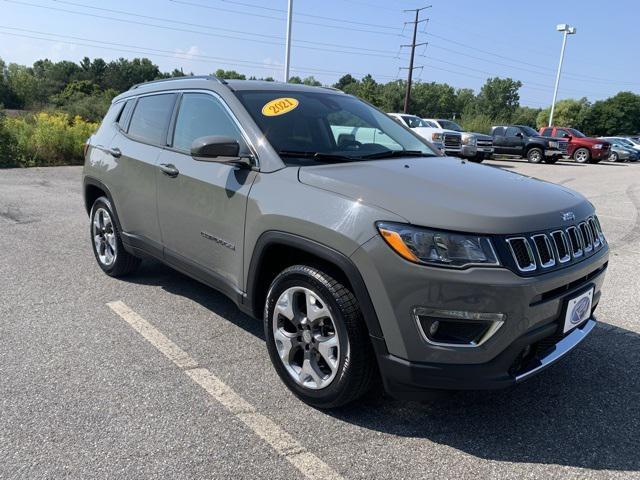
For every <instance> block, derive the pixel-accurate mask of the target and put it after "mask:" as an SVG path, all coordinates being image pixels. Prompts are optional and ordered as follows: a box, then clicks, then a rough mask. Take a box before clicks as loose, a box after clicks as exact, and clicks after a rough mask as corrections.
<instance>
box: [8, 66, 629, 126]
mask: <svg viewBox="0 0 640 480" xmlns="http://www.w3.org/2000/svg"><path fill="white" fill-rule="evenodd" d="M214 74H215V75H216V76H218V77H221V78H227V79H247V77H246V76H245V75H243V74H242V73H239V72H236V71H234V70H223V69H218V70H217V71H215V73H214ZM184 75H187V74H185V73H184V72H183V71H182V70H179V69H174V70H173V71H171V72H162V71H161V70H160V68H159V67H158V66H157V65H155V64H154V63H153V62H152V61H151V60H149V59H148V58H134V59H132V60H129V59H125V58H120V59H118V60H113V61H110V62H106V61H105V60H103V59H101V58H95V59H93V60H91V59H90V58H88V57H85V58H83V59H82V60H81V61H80V62H79V63H75V62H71V61H66V60H65V61H60V62H52V61H51V60H48V59H44V60H38V61H37V62H35V63H34V64H33V65H32V66H30V67H28V66H24V65H18V64H15V63H11V64H8V65H7V64H6V63H5V62H3V61H2V59H0V107H2V106H3V107H4V108H7V109H28V110H34V111H42V110H45V111H48V110H50V111H62V112H64V113H67V114H68V115H69V118H74V117H75V116H80V117H82V118H84V119H85V120H88V121H94V122H95V121H99V120H100V119H101V118H102V116H103V115H104V113H105V112H106V110H107V108H108V107H109V104H110V102H111V100H112V99H113V97H114V96H116V95H117V94H119V93H121V92H123V91H125V90H128V89H129V88H131V87H132V86H133V85H135V84H137V83H142V82H146V81H150V80H156V79H162V78H171V77H178V76H184ZM248 79H256V78H255V77H248ZM262 80H267V81H273V78H271V77H267V78H263V79H262ZM289 81H290V82H291V83H303V84H307V85H314V86H320V85H322V84H321V82H319V81H318V80H316V79H315V78H314V77H312V76H310V77H306V78H300V77H297V76H294V77H291V78H290V79H289ZM522 85H523V84H522V82H521V81H519V80H515V79H512V78H499V77H495V78H488V79H487V80H486V82H485V83H484V85H483V86H482V87H481V88H480V90H479V91H478V92H477V93H476V92H475V91H474V90H472V89H469V88H455V87H453V86H451V85H448V84H447V83H436V82H430V83H429V82H419V83H416V84H415V85H414V86H413V89H412V95H411V113H413V114H415V115H418V116H421V117H434V118H447V119H455V120H457V121H458V122H459V123H461V124H462V126H463V127H465V128H466V129H467V130H470V131H480V132H488V131H489V130H490V128H491V126H492V125H495V124H498V123H500V124H504V123H513V124H522V125H529V126H531V127H534V128H538V127H542V126H546V125H547V122H548V118H549V108H546V109H541V108H531V107H527V106H523V105H520V95H519V90H520V88H521V87H522ZM332 86H333V87H335V88H338V89H340V90H343V91H344V92H346V93H349V94H353V95H356V96H358V97H360V98H362V99H364V100H366V101H368V102H370V103H371V104H373V105H375V106H377V107H378V108H380V109H382V110H383V111H386V112H399V111H401V110H402V106H403V102H404V92H405V88H406V82H405V81H404V80H395V81H391V82H387V83H379V82H377V81H376V80H375V79H374V78H373V76H371V75H366V76H364V77H362V78H355V77H354V76H352V75H350V74H346V75H344V76H342V77H341V78H340V79H339V80H338V81H337V82H336V83H335V84H334V85H332ZM554 118H555V122H554V123H555V124H556V125H562V126H568V127H574V128H577V129H579V130H582V131H584V132H585V133H587V134H592V135H614V134H615V135H618V134H637V133H638V132H640V95H637V94H634V93H632V92H620V93H618V94H616V95H614V96H612V97H610V98H607V99H606V100H598V101H596V102H593V103H591V102H589V101H588V100H587V99H586V98H581V99H568V100H561V101H560V102H558V103H557V104H556V112H555V115H554Z"/></svg>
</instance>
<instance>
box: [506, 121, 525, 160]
mask: <svg viewBox="0 0 640 480" xmlns="http://www.w3.org/2000/svg"><path fill="white" fill-rule="evenodd" d="M505 138H506V150H507V153H509V154H511V155H522V153H523V152H524V134H523V133H522V131H521V130H520V129H519V128H518V127H509V128H507V131H506V133H505Z"/></svg>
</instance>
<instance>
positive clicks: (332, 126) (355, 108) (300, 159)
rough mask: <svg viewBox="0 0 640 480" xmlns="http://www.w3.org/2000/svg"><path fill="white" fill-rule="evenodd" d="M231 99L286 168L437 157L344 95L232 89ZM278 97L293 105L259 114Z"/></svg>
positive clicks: (392, 123) (393, 124) (399, 128)
mask: <svg viewBox="0 0 640 480" xmlns="http://www.w3.org/2000/svg"><path fill="white" fill-rule="evenodd" d="M236 95H237V96H238V98H239V99H240V101H241V102H242V104H243V105H244V107H245V108H246V109H247V111H248V112H249V114H250V115H251V117H252V118H253V120H254V121H255V122H256V124H257V125H258V127H260V129H261V130H262V132H263V133H264V135H265V137H266V139H267V140H268V141H269V143H270V144H271V145H272V146H273V148H274V149H275V151H276V152H278V153H279V154H280V156H281V158H282V160H283V161H284V162H285V163H286V164H294V165H314V164H318V163H325V162H329V161H332V162H335V161H340V160H342V161H357V160H364V159H365V158H364V157H367V156H373V157H374V158H384V157H385V156H386V154H387V153H388V154H389V155H388V156H389V157H392V156H393V155H396V156H398V155H401V154H399V153H394V152H403V151H407V152H408V153H409V152H410V153H412V154H413V155H416V154H417V155H424V156H437V155H438V154H437V153H436V152H435V151H434V150H432V149H431V147H430V146H429V145H428V144H427V143H426V142H425V141H423V140H421V139H420V138H419V137H417V136H415V135H413V134H412V133H411V132H409V131H408V130H407V129H406V128H404V127H403V126H401V125H399V124H398V123H397V122H396V121H395V120H392V119H391V118H389V117H388V116H387V115H386V114H384V113H382V112H380V111H378V110H377V109H375V108H373V107H371V106H370V105H368V104H366V103H365V102H363V101H361V100H358V99H357V98H355V97H351V96H349V95H344V94H338V93H329V92H299V91H275V90H274V91H272V90H269V91H237V92H236ZM280 99H285V100H286V99H288V100H289V102H287V104H288V105H292V104H296V102H297V104H296V105H295V106H294V107H293V108H287V109H286V111H284V112H282V113H280V112H278V114H276V115H273V114H269V112H268V111H267V112H266V114H265V113H264V112H263V109H265V107H266V106H267V104H269V103H270V102H273V101H274V100H276V101H277V100H280ZM291 99H293V100H294V101H293V102H291ZM367 160H368V159H367Z"/></svg>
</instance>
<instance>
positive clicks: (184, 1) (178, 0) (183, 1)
mask: <svg viewBox="0 0 640 480" xmlns="http://www.w3.org/2000/svg"><path fill="white" fill-rule="evenodd" d="M55 1H58V0H55ZM169 1H170V2H173V3H181V4H183V5H191V6H194V7H200V8H208V9H211V10H220V8H218V7H214V6H212V5H206V4H203V3H197V2H191V1H187V0H169ZM220 1H222V2H225V3H231V4H234V5H242V6H245V7H250V8H258V9H261V10H269V11H271V12H282V13H287V11H286V10H284V9H280V8H273V7H263V6H260V5H255V4H252V3H245V2H237V1H233V0H220ZM225 11H229V12H234V13H241V14H243V15H253V13H251V12H239V11H237V10H225ZM296 16H297V17H307V18H318V19H320V20H329V21H331V22H338V23H348V24H350V25H360V26H365V27H373V28H384V29H388V30H398V31H399V30H401V29H399V28H397V27H391V26H389V25H381V24H379V23H367V22H357V21H355V20H345V19H343V18H336V17H325V16H322V15H313V14H310V13H300V12H298V13H296ZM269 18H278V19H282V20H284V18H282V17H269ZM299 23H300V22H299Z"/></svg>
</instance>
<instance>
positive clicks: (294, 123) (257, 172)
mask: <svg viewBox="0 0 640 480" xmlns="http://www.w3.org/2000/svg"><path fill="white" fill-rule="evenodd" d="M354 127H357V128H358V130H357V131H355V133H354V131H353V130H350V129H353V128H354ZM83 183H84V185H83V191H84V200H85V206H86V210H87V213H88V214H89V219H90V220H89V225H88V233H89V238H90V242H91V248H92V249H93V253H94V255H95V258H96V261H97V264H98V266H99V267H100V268H101V269H102V270H103V271H104V272H105V273H106V274H107V275H110V276H114V277H118V276H122V275H126V274H131V273H132V272H134V270H135V269H136V267H137V266H138V264H139V263H140V261H141V259H142V258H145V257H152V258H155V259H158V260H160V261H162V262H164V263H166V264H167V265H170V266H171V267H173V268H175V269H176V270H178V271H180V272H183V273H184V274H186V275H189V276H191V277H193V278H195V279H197V280H199V281H201V282H203V283H205V284H207V285H210V286H212V287H214V288H216V289H217V290H219V291H220V292H222V293H223V294H225V295H227V296H228V297H229V298H230V299H231V300H232V301H233V302H235V304H236V305H237V306H238V308H239V309H240V310H241V311H243V312H246V313H247V314H248V315H250V316H252V317H255V318H257V319H261V321H262V322H263V325H264V334H265V338H266V345H267V349H268V352H269V356H270V358H271V361H272V363H273V366H274V368H275V370H276V371H277V373H278V375H279V376H280V378H281V379H282V381H283V383H284V384H285V385H286V386H287V387H288V388H289V389H290V390H291V391H292V392H293V393H294V394H295V395H297V396H298V397H299V398H301V399H302V400H304V401H305V402H308V403H309V404H311V405H314V406H317V407H321V408H331V407H337V406H340V405H344V404H346V403H349V402H351V401H353V400H355V399H357V398H358V397H360V396H361V395H363V394H364V393H365V392H367V391H368V390H369V389H370V388H371V386H372V385H373V384H374V383H376V382H377V381H378V380H380V379H381V380H382V382H383V384H384V388H385V389H386V390H387V391H388V392H389V393H391V394H392V395H394V396H396V397H399V398H421V397H423V396H424V395H425V393H426V392H428V391H429V390H430V389H432V388H446V389H469V388H471V389H477V388H499V387H507V386H510V385H514V384H516V383H518V382H521V381H523V380H525V379H527V378H530V377H531V376H532V375H535V374H537V373H538V372H540V371H541V370H543V369H544V368H546V367H548V366H549V365H551V364H553V363H554V362H556V361H557V360H559V359H560V358H562V357H563V356H564V355H565V354H567V353H568V352H569V351H571V350H572V349H573V348H574V347H575V346H576V345H578V343H580V342H581V341H582V340H583V339H584V338H585V337H586V336H587V335H588V334H589V332H591V330H592V329H593V328H594V326H595V318H594V316H593V311H594V310H595V308H596V306H597V305H598V302H599V301H600V290H601V287H602V283H603V280H604V276H605V271H606V269H607V264H608V246H607V241H606V240H605V238H604V235H603V233H602V229H601V228H600V223H599V222H598V218H597V216H596V215H595V211H594V208H593V205H592V204H591V203H589V202H588V201H587V200H586V199H585V198H584V197H583V196H582V195H580V194H578V193H576V192H573V191H571V190H569V189H567V188H565V187H562V186H559V185H554V184H551V183H546V182H543V181H540V180H537V179H532V178H528V177H524V176H520V175H517V174H513V173H510V172H507V171H504V170H502V169H499V168H494V167H487V166H483V165H477V164H474V163H470V162H464V161H460V160H458V159H452V158H449V157H443V156H442V155H441V154H439V153H437V152H436V151H435V149H434V147H432V146H431V145H430V144H429V143H428V142H427V141H425V140H424V139H422V138H421V137H420V136H418V135H416V134H415V132H414V130H413V129H410V128H407V127H405V126H403V125H400V124H399V123H397V122H395V121H394V120H392V119H391V118H389V117H388V116H387V115H386V114H384V113H382V112H380V111H379V110H377V109H375V108H374V107H372V106H370V105H369V104H367V103H365V102H362V101H360V100H358V99H357V98H355V97H352V96H350V95H346V94H344V93H341V92H338V91H334V90H330V89H325V88H316V87H308V86H304V85H290V84H281V83H275V82H260V81H240V80H238V81H235V80H234V81H224V80H219V79H217V78H215V77H204V78H199V77H184V78H180V79H171V80H164V81H157V82H151V83H147V84H143V85H139V86H136V87H134V88H132V89H131V90H129V91H127V92H125V93H123V94H121V95H119V96H118V97H116V98H115V99H114V101H113V104H112V105H111V108H110V109H109V111H108V113H107V115H106V117H105V118H104V120H103V121H102V124H101V125H100V128H99V129H98V131H97V132H96V134H95V135H93V136H92V137H91V138H90V139H89V141H88V145H87V150H86V158H85V165H84V170H83ZM212 294H213V293H212ZM179 320H180V319H179V318H176V319H175V321H179ZM247 355H250V356H251V357H255V355H254V354H252V353H249V352H248V353H247ZM255 358H258V357H255ZM594 361H595V360H594ZM256 368H260V367H259V366H257V367H256Z"/></svg>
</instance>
